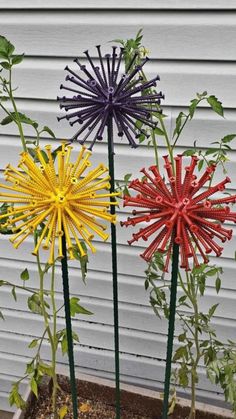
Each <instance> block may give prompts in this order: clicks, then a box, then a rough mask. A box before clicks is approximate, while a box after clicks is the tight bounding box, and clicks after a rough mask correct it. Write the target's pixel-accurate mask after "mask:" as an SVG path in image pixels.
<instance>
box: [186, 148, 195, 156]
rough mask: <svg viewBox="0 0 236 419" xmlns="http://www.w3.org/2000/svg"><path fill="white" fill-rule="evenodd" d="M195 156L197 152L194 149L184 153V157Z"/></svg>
mask: <svg viewBox="0 0 236 419" xmlns="http://www.w3.org/2000/svg"><path fill="white" fill-rule="evenodd" d="M194 154H195V150H193V149H192V148H191V149H189V150H185V151H184V152H183V155H184V156H193V155H194Z"/></svg>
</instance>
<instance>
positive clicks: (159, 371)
mask: <svg viewBox="0 0 236 419" xmlns="http://www.w3.org/2000/svg"><path fill="white" fill-rule="evenodd" d="M13 342H15V344H16V339H14V337H13V341H12V344H13ZM17 342H18V345H19V346H22V353H21V355H17V356H16V357H14V358H15V359H16V363H15V364H16V368H17V369H16V374H17V372H19V375H20V376H21V375H22V374H24V367H25V365H24V362H25V361H27V359H28V360H29V359H30V357H29V356H28V350H27V351H26V352H25V353H24V351H23V348H24V347H27V346H28V344H29V343H30V339H29V338H27V337H24V336H20V337H17ZM11 347H12V345H11ZM74 352H75V364H76V365H78V364H80V365H81V366H83V368H94V369H95V370H100V369H102V370H104V371H109V372H113V369H114V354H113V352H112V351H108V350H105V351H99V350H97V349H96V348H88V347H83V346H80V347H79V345H76V346H75V351H74ZM42 353H43V357H44V359H45V360H48V359H49V358H50V348H49V345H47V344H45V345H44V346H43V347H42ZM0 354H1V355H2V358H6V360H7V359H9V358H11V357H13V356H14V354H11V353H5V352H1V353H0ZM3 354H5V356H3ZM6 360H5V366H3V370H2V369H1V371H3V372H4V373H6V372H7V371H8V368H9V366H8V363H7V362H6ZM141 360H142V362H140V361H139V357H135V356H133V355H130V354H124V353H121V363H120V366H121V380H122V381H124V380H123V377H122V376H123V374H124V375H126V376H128V375H132V376H133V377H136V378H145V379H150V380H156V381H159V383H160V381H162V380H163V378H164V366H165V362H163V361H160V360H159V359H153V358H148V357H141ZM22 361H23V362H22ZM58 362H59V363H62V364H64V363H66V359H65V357H62V356H60V355H59V356H58ZM1 364H2V360H0V366H1V367H2V365H1ZM101 367H102V368H101ZM5 371H6V372H5ZM199 377H200V380H199V383H198V387H199V388H201V389H202V390H208V391H209V388H210V389H211V392H216V391H217V387H216V386H214V385H210V386H209V381H208V379H207V378H206V375H205V371H204V369H203V368H200V369H199ZM159 386H160V384H159Z"/></svg>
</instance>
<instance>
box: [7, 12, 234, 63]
mask: <svg viewBox="0 0 236 419" xmlns="http://www.w3.org/2000/svg"><path fill="white" fill-rule="evenodd" d="M1 17H2V25H1V32H2V33H4V34H5V36H7V37H8V38H10V39H11V40H12V42H13V43H14V44H15V45H16V47H17V49H18V50H21V49H22V46H23V48H24V50H25V51H26V53H27V55H44V56H45V55H48V56H51V55H52V56H72V57H73V56H75V55H77V54H78V43H79V44H80V40H83V47H84V48H88V47H91V46H93V45H96V44H97V43H98V42H99V43H101V44H102V43H106V42H107V41H108V40H112V39H115V38H117V37H119V38H127V37H132V36H134V34H135V33H136V32H137V30H138V29H139V28H140V27H142V28H143V30H144V33H145V45H147V46H148V48H149V49H150V50H151V51H152V56H153V57H154V58H157V57H158V58H172V59H192V60H195V59H200V60H235V45H234V43H233V42H232V39H234V38H235V32H236V13H235V12H230V13H227V12H222V13H220V14H218V13H216V12H212V13H210V14H209V13H201V12H197V11H195V12H194V13H191V12H186V13H174V12H161V11H158V12H153V11H152V12H151V11H150V12H148V11H145V12H142V13H139V12H138V11H135V10H133V11H132V12H130V11H126V12H123V13H122V12H120V13H113V12H108V11H106V12H95V11H91V12H86V11H78V13H76V12H70V11H68V12H64V13H59V12H57V11H53V12H50V11H46V12H45V13H43V12H41V11H40V12H38V13H34V12H27V11H24V12H20V11H19V12H17V11H15V12H14V13H12V12H4V11H3V12H2V15H1ZM107 34H109V38H108V36H107ZM72 40H73V41H72ZM75 40H77V42H75ZM157 41H158V42H157ZM183 45H184V48H183ZM225 45H227V48H225Z"/></svg>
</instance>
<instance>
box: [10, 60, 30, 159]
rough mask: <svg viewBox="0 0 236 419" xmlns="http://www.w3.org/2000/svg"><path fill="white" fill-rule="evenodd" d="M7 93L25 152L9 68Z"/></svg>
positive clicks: (25, 147) (23, 137)
mask: <svg viewBox="0 0 236 419" xmlns="http://www.w3.org/2000/svg"><path fill="white" fill-rule="evenodd" d="M7 92H8V94H9V97H10V99H11V103H12V105H13V109H14V112H15V116H16V124H17V126H18V129H19V134H20V138H21V143H22V147H23V150H24V151H27V146H26V142H25V136H24V132H23V128H22V124H21V120H20V117H19V113H18V109H17V106H16V102H15V99H14V96H13V92H12V70H11V68H10V70H9V89H7Z"/></svg>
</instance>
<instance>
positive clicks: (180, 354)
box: [173, 346, 187, 362]
mask: <svg viewBox="0 0 236 419" xmlns="http://www.w3.org/2000/svg"><path fill="white" fill-rule="evenodd" d="M186 355H187V349H186V347H185V346H181V347H180V348H178V349H177V350H176V352H175V354H174V357H173V362H176V361H178V360H179V359H181V358H186Z"/></svg>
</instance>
